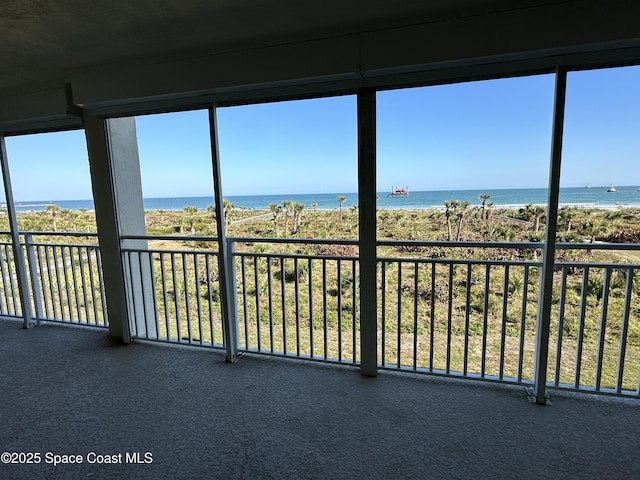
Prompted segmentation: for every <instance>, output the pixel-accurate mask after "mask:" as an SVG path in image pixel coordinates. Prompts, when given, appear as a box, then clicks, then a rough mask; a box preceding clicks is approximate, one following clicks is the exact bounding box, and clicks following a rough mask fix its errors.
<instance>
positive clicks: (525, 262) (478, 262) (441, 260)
mask: <svg viewBox="0 0 640 480" xmlns="http://www.w3.org/2000/svg"><path fill="white" fill-rule="evenodd" d="M381 262H385V263H441V264H444V265H449V264H455V265H513V266H518V267H541V266H542V262H535V261H533V260H497V259H496V260H491V259H462V258H460V259H458V258H413V257H404V258H403V257H378V263H381Z"/></svg>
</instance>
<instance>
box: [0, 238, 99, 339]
mask: <svg viewBox="0 0 640 480" xmlns="http://www.w3.org/2000/svg"><path fill="white" fill-rule="evenodd" d="M0 234H6V232H0ZM20 236H21V237H22V241H21V246H22V253H23V255H24V256H25V260H26V262H25V264H26V265H27V269H28V275H27V278H28V282H27V283H28V286H29V289H30V298H31V311H32V315H33V316H34V320H36V321H37V322H41V321H51V322H64V323H74V324H80V325H91V326H98V327H107V326H108V320H107V313H106V306H105V299H104V288H103V282H102V261H101V258H100V248H99V246H98V245H97V235H96V234H95V233H76V232H20ZM65 240H71V241H69V242H67V243H65ZM0 256H1V257H2V262H0V275H1V276H2V285H1V286H0V312H1V314H2V315H6V316H21V315H22V308H21V307H20V302H19V301H18V298H19V296H18V293H17V282H16V272H15V267H14V265H15V263H14V261H13V250H12V249H11V246H10V244H9V243H6V242H4V243H0Z"/></svg>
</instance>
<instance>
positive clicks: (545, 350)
mask: <svg viewBox="0 0 640 480" xmlns="http://www.w3.org/2000/svg"><path fill="white" fill-rule="evenodd" d="M566 90H567V70H566V69H565V68H560V67H559V68H557V69H556V84H555V99H554V106H553V136H552V138H551V161H550V167H549V191H548V192H549V193H548V195H549V196H548V199H547V225H546V230H545V243H544V247H543V252H542V255H543V259H542V271H541V275H540V292H541V296H540V303H539V305H538V321H537V324H536V349H535V359H534V361H535V363H534V374H533V380H534V387H533V394H534V397H535V402H536V403H537V404H539V405H545V404H546V403H547V398H546V385H547V362H548V361H549V330H550V325H551V304H552V302H553V298H552V297H553V267H554V264H555V255H556V230H557V228H558V198H559V195H560V165H561V160H562V134H563V129H564V107H565V97H566Z"/></svg>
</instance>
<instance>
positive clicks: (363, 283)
mask: <svg viewBox="0 0 640 480" xmlns="http://www.w3.org/2000/svg"><path fill="white" fill-rule="evenodd" d="M358 204H359V208H358V211H359V219H358V228H359V231H358V242H359V244H358V246H359V260H360V355H361V361H360V373H362V374H363V375H368V376H375V375H377V374H378V300H377V295H378V274H377V273H378V265H377V262H378V256H377V234H376V221H377V217H376V92H375V90H369V89H367V90H363V91H361V92H358Z"/></svg>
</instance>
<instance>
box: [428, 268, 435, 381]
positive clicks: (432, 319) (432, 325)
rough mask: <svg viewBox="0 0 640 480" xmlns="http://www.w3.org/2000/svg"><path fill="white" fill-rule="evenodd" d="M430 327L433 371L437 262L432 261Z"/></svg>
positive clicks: (431, 366)
mask: <svg viewBox="0 0 640 480" xmlns="http://www.w3.org/2000/svg"><path fill="white" fill-rule="evenodd" d="M429 313H430V318H429V322H430V329H429V371H430V372H433V349H434V346H435V328H436V263H435V262H431V309H430V312H429Z"/></svg>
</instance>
